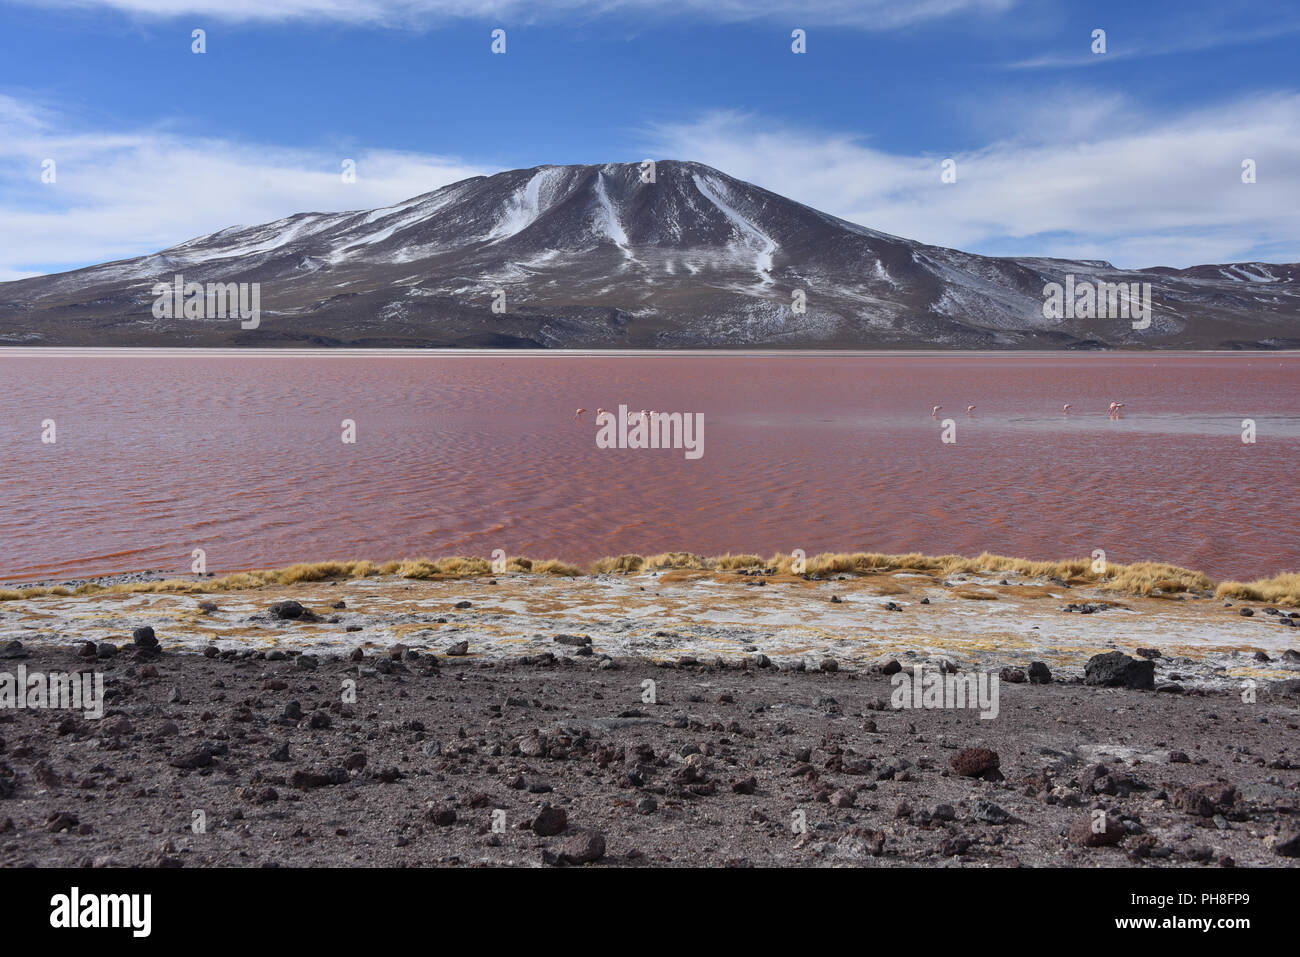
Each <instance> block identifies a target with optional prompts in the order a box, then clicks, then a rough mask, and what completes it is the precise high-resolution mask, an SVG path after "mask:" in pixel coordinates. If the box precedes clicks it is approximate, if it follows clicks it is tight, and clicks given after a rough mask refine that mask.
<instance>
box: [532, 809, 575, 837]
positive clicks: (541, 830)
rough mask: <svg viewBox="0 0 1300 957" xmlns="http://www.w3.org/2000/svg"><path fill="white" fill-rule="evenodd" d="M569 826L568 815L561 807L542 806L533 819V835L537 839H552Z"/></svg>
mask: <svg viewBox="0 0 1300 957" xmlns="http://www.w3.org/2000/svg"><path fill="white" fill-rule="evenodd" d="M568 826H569V815H568V814H567V813H566V812H565V810H564V808H562V807H552V806H551V805H549V804H544V805H542V809H541V810H540V811H538V812H537V816H536V817H535V818H533V825H532V827H533V833H534V834H536V835H537V836H538V837H554V836H555V835H556V834H559V833H561V832H562V831H563V830H564V829H565V828H566V827H568Z"/></svg>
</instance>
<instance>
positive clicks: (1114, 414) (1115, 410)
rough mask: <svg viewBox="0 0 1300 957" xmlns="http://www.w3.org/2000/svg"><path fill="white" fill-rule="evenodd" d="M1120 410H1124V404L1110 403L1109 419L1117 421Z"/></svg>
mask: <svg viewBox="0 0 1300 957" xmlns="http://www.w3.org/2000/svg"><path fill="white" fill-rule="evenodd" d="M1122 408H1124V403H1123V402H1112V403H1111V404H1110V417H1111V418H1112V419H1118V418H1119V410H1120V409H1122Z"/></svg>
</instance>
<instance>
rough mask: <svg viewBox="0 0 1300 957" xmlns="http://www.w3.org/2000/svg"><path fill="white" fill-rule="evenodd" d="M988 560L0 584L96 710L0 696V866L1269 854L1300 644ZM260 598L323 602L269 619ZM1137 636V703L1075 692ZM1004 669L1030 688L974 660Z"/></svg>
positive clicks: (48, 659)
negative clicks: (976, 675)
mask: <svg viewBox="0 0 1300 957" xmlns="http://www.w3.org/2000/svg"><path fill="white" fill-rule="evenodd" d="M759 581H765V582H766V584H761V585H760V584H758V582H759ZM1001 581H1003V579H1000V578H988V579H985V578H979V577H977V576H963V577H962V578H959V579H953V580H950V581H948V582H944V581H941V580H938V579H933V578H930V577H929V576H924V575H906V574H893V575H880V576H875V577H868V578H864V579H854V580H848V581H822V582H808V581H803V580H802V579H784V580H783V579H777V578H770V579H762V578H759V577H757V576H745V575H736V574H725V575H716V574H712V573H698V572H673V573H665V574H660V575H657V576H656V575H651V574H640V575H628V576H621V575H610V576H599V577H595V578H587V577H584V578H579V579H557V578H544V577H540V576H537V577H534V576H526V575H510V576H502V577H500V578H499V579H497V580H496V583H495V584H493V583H489V581H487V580H463V581H448V582H419V581H415V582H413V581H405V580H400V579H365V580H359V581H349V582H339V583H334V584H331V583H312V584H300V585H295V586H291V587H290V586H286V587H279V586H277V587H266V588H261V589H256V590H249V591H240V592H230V593H219V594H213V595H167V594H139V595H100V596H86V597H72V596H68V597H53V596H51V597H45V598H37V599H31V600H20V601H7V602H4V603H0V672H6V671H8V672H14V671H15V670H16V668H17V667H18V666H20V665H21V666H22V667H24V668H25V669H26V670H27V671H28V672H29V673H30V672H56V671H76V670H89V671H97V672H100V673H102V674H103V675H104V678H105V688H106V693H107V697H108V702H107V707H106V714H105V717H104V718H102V719H99V720H96V719H89V718H85V717H82V716H80V715H79V714H76V713H74V712H69V711H63V710H57V709H43V710H41V709H14V710H0V865H4V866H19V865H36V866H49V865H99V866H111V865H142V864H143V865H161V866H169V865H183V866H201V865H204V864H216V865H249V866H251V865H264V864H272V863H274V864H281V865H291V864H305V865H327V864H328V865H348V864H352V865H363V866H364V865H386V864H398V865H413V866H428V865H438V864H461V865H474V864H498V865H525V866H533V865H536V866H563V865H566V864H568V865H578V864H586V866H610V865H637V866H659V865H686V864H706V865H721V864H733V865H743V864H756V865H779V866H795V865H800V866H802V865H863V864H866V865H875V866H887V865H904V866H906V865H922V866H956V865H966V866H972V865H977V866H990V865H997V866H1004V865H1011V866H1014V865H1030V866H1054V865H1074V864H1084V865H1121V866H1134V865H1142V866H1169V865H1176V864H1181V865H1187V864H1189V863H1197V864H1205V865H1219V866H1231V865H1234V864H1235V865H1237V866H1248V865H1256V866H1260V865H1263V866H1291V865H1294V864H1295V863H1296V861H1297V858H1296V857H1294V856H1291V855H1295V854H1300V831H1298V830H1297V825H1300V816H1298V815H1300V753H1297V745H1296V743H1297V741H1298V740H1300V738H1298V737H1297V735H1296V731H1297V729H1300V694H1297V692H1296V690H1295V689H1296V684H1295V683H1293V679H1295V678H1297V677H1300V654H1297V653H1296V652H1295V651H1293V650H1292V651H1291V653H1290V654H1286V652H1287V651H1288V650H1291V649H1295V648H1297V647H1300V631H1298V630H1297V629H1296V628H1295V627H1290V626H1286V625H1283V624H1280V623H1279V619H1280V618H1281V615H1272V614H1268V613H1266V611H1265V609H1264V608H1263V607H1262V606H1254V607H1253V608H1252V611H1253V612H1254V614H1253V615H1251V616H1250V617H1243V616H1242V615H1241V614H1240V612H1241V608H1242V607H1243V606H1241V605H1240V604H1234V605H1233V606H1232V607H1224V603H1223V602H1219V601H1214V600H1212V599H1209V598H1208V597H1204V598H1190V599H1185V600H1176V599H1172V598H1141V599H1135V598H1129V597H1120V596H1115V595H1112V594H1108V593H1102V592H1095V591H1092V590H1090V589H1083V588H1066V587H1063V586H1061V585H1060V584H1059V583H1053V582H1042V581H1030V580H1022V579H1008V580H1007V583H1006V584H1001ZM832 596H835V597H837V598H839V599H840V600H839V601H838V602H833V601H832V600H831V598H832ZM287 599H293V600H296V601H298V602H301V604H302V605H303V606H305V607H306V608H308V609H310V611H311V612H314V613H315V616H316V617H319V619H320V620H313V621H303V620H301V619H299V620H292V619H282V618H279V617H276V615H274V614H272V613H271V612H270V611H269V609H270V607H271V605H272V604H273V603H275V602H278V601H282V600H287ZM923 599H927V600H928V603H925V604H923V603H922V600H923ZM201 601H211V602H215V603H216V605H217V608H216V609H215V610H204V609H202V608H200V605H199V603H200V602H201ZM465 602H468V603H469V604H468V605H467V606H466V605H465V604H464V603H465ZM890 602H892V603H893V606H894V607H893V608H891V607H890V605H889V603H890ZM1099 602H1107V603H1109V604H1110V605H1111V607H1108V608H1106V609H1105V610H1100V611H1095V612H1093V613H1090V614H1081V613H1079V612H1069V611H1064V610H1063V609H1064V607H1065V606H1066V605H1067V604H1069V603H1076V604H1083V603H1093V604H1096V603H1099ZM340 603H342V604H341V606H339V604H340ZM335 606H339V607H335ZM895 609H896V610H895ZM1287 611H1289V609H1284V610H1283V613H1286V612H1287ZM142 626H151V627H152V628H154V629H155V631H156V633H157V638H158V640H159V641H160V651H158V652H155V651H153V650H151V649H149V648H141V647H139V646H137V645H135V644H134V643H133V640H132V637H131V635H132V632H133V630H134V629H136V628H140V627H142ZM349 628H351V629H354V630H348V629H349ZM560 636H564V637H560ZM557 637H559V638H560V640H557ZM87 639H88V640H90V641H93V642H97V643H101V644H103V645H104V646H105V647H102V648H101V649H100V650H99V654H100V655H102V656H103V657H95V655H94V653H93V652H94V650H93V649H89V653H90V655H91V656H90V657H86V656H85V655H86V654H87V653H88V649H86V648H85V647H84V645H83V643H84V642H85V641H86V640H87ZM15 642H16V644H15ZM460 642H466V643H467V648H465V649H464V650H465V653H464V654H450V655H449V654H448V653H447V652H448V651H449V650H450V651H453V652H459V651H460V650H461V649H460V648H457V647H456V645H457V644H458V643H460ZM398 643H400V644H401V646H403V647H396V648H395V647H394V645H397V644H398ZM109 644H111V645H113V646H115V648H116V649H119V650H117V651H116V653H114V652H113V650H111V649H109V648H108V647H106V646H107V645H109ZM1138 648H1142V649H1147V651H1146V653H1145V654H1146V655H1147V656H1150V655H1152V654H1154V653H1157V652H1158V653H1159V657H1155V658H1154V661H1155V683H1156V687H1157V688H1160V689H1162V690H1159V691H1148V690H1129V689H1124V688H1102V687H1092V686H1088V685H1085V684H1083V683H1082V681H1081V680H1080V676H1081V675H1082V673H1083V666H1084V663H1085V662H1086V660H1087V659H1088V658H1089V657H1090V656H1091V655H1093V654H1096V653H1099V652H1105V651H1110V650H1114V649H1118V650H1121V651H1124V652H1126V653H1127V654H1130V655H1133V654H1136V652H1137V649H1138ZM891 658H892V659H894V660H897V661H898V662H899V663H900V664H902V665H903V666H904V667H905V669H906V670H907V671H910V669H911V668H912V667H913V666H914V665H920V666H922V667H923V668H925V669H927V673H928V672H933V671H938V670H940V669H943V670H952V669H957V670H960V671H976V672H991V673H993V674H1001V675H1002V676H1003V678H1004V679H1005V680H1002V681H1001V682H1000V685H999V689H1000V690H999V695H1000V697H999V708H998V713H997V716H996V717H994V718H991V719H982V718H981V717H980V715H979V713H978V711H977V710H975V709H969V708H967V709H963V708H954V707H947V708H940V709H924V708H922V709H916V708H909V709H901V710H900V709H897V708H896V707H894V704H895V702H894V701H892V700H891V696H892V692H893V686H892V683H891V678H890V677H888V676H887V675H886V674H884V673H881V671H880V670H879V669H880V667H881V665H882V663H883V662H885V661H887V660H889V659H891ZM1264 658H1266V659H1267V660H1262V659H1264ZM827 659H831V661H827ZM1031 661H1041V662H1044V663H1046V664H1047V665H1048V666H1049V667H1050V670H1051V672H1052V674H1053V679H1052V680H1051V681H1050V682H1049V683H1046V684H1033V683H1028V682H1022V681H1018V680H1015V679H1016V677H1017V675H1016V674H1015V673H1014V671H1013V672H1005V673H1004V672H1002V669H1004V668H1008V669H1016V670H1023V669H1026V667H1027V666H1028V665H1029V663H1030V662H1031ZM646 682H653V696H652V697H653V701H651V700H649V699H650V697H651V695H650V688H651V686H650V685H647V684H646ZM1248 687H1249V688H1251V689H1252V691H1253V693H1249V694H1243V689H1245V688H1248ZM969 749H987V751H989V752H992V753H993V755H992V756H991V755H990V754H988V753H985V752H974V751H970V750H969ZM995 762H996V765H995Z"/></svg>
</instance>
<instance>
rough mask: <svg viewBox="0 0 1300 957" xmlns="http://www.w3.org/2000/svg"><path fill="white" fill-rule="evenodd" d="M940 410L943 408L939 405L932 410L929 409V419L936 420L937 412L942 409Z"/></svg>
mask: <svg viewBox="0 0 1300 957" xmlns="http://www.w3.org/2000/svg"><path fill="white" fill-rule="evenodd" d="M942 408H943V406H941V405H936V406H935V407H934V408H933V409H931V410H930V418H932V419H937V418H938V417H939V410H940V409H942Z"/></svg>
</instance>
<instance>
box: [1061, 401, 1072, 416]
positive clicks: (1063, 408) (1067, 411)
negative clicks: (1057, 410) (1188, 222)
mask: <svg viewBox="0 0 1300 957" xmlns="http://www.w3.org/2000/svg"><path fill="white" fill-rule="evenodd" d="M1061 411H1062V412H1064V413H1065V414H1066V415H1069V414H1070V403H1068V402H1067V403H1065V405H1063V406H1061Z"/></svg>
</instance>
